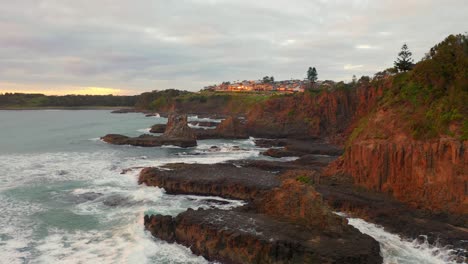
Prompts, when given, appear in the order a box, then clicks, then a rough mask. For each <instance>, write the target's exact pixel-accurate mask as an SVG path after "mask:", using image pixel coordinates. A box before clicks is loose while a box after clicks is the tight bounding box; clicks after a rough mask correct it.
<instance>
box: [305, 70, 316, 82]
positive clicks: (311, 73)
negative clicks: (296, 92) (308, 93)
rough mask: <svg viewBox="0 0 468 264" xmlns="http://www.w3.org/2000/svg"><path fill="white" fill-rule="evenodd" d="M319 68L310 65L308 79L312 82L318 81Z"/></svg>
mask: <svg viewBox="0 0 468 264" xmlns="http://www.w3.org/2000/svg"><path fill="white" fill-rule="evenodd" d="M317 76H318V74H317V70H316V69H315V67H313V68H312V67H309V70H307V80H309V81H311V82H316V81H317Z"/></svg>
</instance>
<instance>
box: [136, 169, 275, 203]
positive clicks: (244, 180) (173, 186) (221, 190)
mask: <svg viewBox="0 0 468 264" xmlns="http://www.w3.org/2000/svg"><path fill="white" fill-rule="evenodd" d="M165 167H166V168H170V169H171V170H164V169H159V168H145V169H143V170H142V171H141V173H140V176H139V180H138V182H139V183H140V184H142V183H144V184H146V185H148V186H158V187H161V188H164V189H165V190H166V192H167V193H169V194H196V195H208V196H222V197H226V198H234V199H247V200H248V199H251V198H253V197H254V196H256V195H258V194H259V193H261V192H264V191H266V190H269V189H271V188H274V187H277V186H279V185H280V181H279V180H278V178H277V177H276V175H275V174H274V173H271V172H267V171H262V170H258V169H255V168H237V167H235V166H234V165H232V164H213V165H203V164H170V165H167V166H165Z"/></svg>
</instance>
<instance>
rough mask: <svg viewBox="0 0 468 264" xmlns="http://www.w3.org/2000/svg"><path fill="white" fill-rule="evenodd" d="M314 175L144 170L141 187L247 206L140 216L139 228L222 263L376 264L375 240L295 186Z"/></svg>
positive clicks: (182, 167) (220, 168)
mask: <svg viewBox="0 0 468 264" xmlns="http://www.w3.org/2000/svg"><path fill="white" fill-rule="evenodd" d="M167 169H169V170H167ZM317 176H318V175H317V174H314V173H311V172H308V171H296V172H289V173H285V174H281V175H278V174H275V173H273V172H268V171H264V170H260V169H257V168H239V167H237V166H234V165H231V164H215V165H201V164H170V165H167V166H166V167H165V168H162V169H158V168H146V169H144V170H142V171H141V173H140V178H139V182H140V183H145V184H147V185H150V186H158V187H161V188H164V189H165V190H166V191H167V192H168V193H170V194H196V195H217V196H222V197H226V198H237V199H244V200H246V201H248V202H249V204H248V205H247V206H244V207H241V208H238V209H235V210H234V211H233V210H219V209H211V210H197V211H194V210H188V211H186V212H184V213H182V214H179V215H178V216H177V217H175V218H172V217H170V216H162V215H153V216H145V227H146V228H147V229H148V230H149V231H151V233H152V234H153V235H154V236H156V237H159V238H161V239H163V240H166V241H168V242H177V243H179V244H182V245H186V246H189V247H190V249H191V250H192V252H194V253H195V254H198V255H202V256H204V257H205V258H207V259H208V260H213V261H221V262H223V263H381V262H382V258H381V257H380V255H379V245H378V243H377V242H376V241H375V240H373V239H372V238H370V237H368V236H367V235H363V234H361V233H360V232H359V231H357V230H356V229H354V228H353V227H351V226H349V225H347V223H346V220H344V219H343V218H340V217H338V216H337V215H335V214H333V213H332V212H331V211H330V210H329V208H328V207H327V206H326V205H325V204H324V202H323V201H322V198H321V196H320V194H318V193H317V192H316V191H315V190H314V188H313V187H312V186H311V185H310V184H308V183H302V182H300V181H298V178H300V179H301V180H304V179H310V181H311V182H313V181H315V180H316V179H317ZM303 178H304V179H303Z"/></svg>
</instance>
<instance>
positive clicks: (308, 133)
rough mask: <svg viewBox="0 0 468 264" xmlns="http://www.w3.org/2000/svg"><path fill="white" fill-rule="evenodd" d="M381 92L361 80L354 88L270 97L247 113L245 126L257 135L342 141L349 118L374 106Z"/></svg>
mask: <svg viewBox="0 0 468 264" xmlns="http://www.w3.org/2000/svg"><path fill="white" fill-rule="evenodd" d="M381 95H382V88H381V87H374V86H372V85H371V84H370V83H368V82H367V81H362V82H360V83H359V84H357V86H355V87H354V88H348V89H346V88H340V87H335V88H333V89H331V90H322V91H317V92H315V91H311V92H306V93H304V94H302V95H298V96H289V97H279V98H271V99H269V100H267V101H265V102H264V103H262V104H258V105H257V106H255V108H253V109H252V110H251V111H250V112H249V113H248V114H247V124H246V127H247V130H248V131H249V134H251V135H253V136H258V137H270V138H278V137H289V138H323V137H328V138H331V139H332V140H334V141H336V142H338V143H342V142H343V141H344V140H343V135H342V134H343V133H345V132H346V130H347V128H348V127H349V125H350V124H351V123H352V121H353V120H355V119H356V117H357V116H359V115H362V114H363V113H365V112H367V111H368V110H369V108H371V107H372V106H374V105H375V103H376V102H377V100H378V98H379V97H380V96H381Z"/></svg>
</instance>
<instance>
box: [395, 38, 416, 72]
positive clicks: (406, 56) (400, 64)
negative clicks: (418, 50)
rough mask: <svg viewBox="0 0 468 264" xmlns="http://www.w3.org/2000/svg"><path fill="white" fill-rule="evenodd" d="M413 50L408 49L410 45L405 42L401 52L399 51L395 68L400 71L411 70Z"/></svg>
mask: <svg viewBox="0 0 468 264" xmlns="http://www.w3.org/2000/svg"><path fill="white" fill-rule="evenodd" d="M411 55H413V53H411V51H409V49H408V45H406V43H405V44H403V46H402V47H401V51H400V53H398V58H397V60H396V61H395V68H396V69H397V70H399V71H402V72H406V71H409V70H411V68H412V67H413V59H412V58H411Z"/></svg>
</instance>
